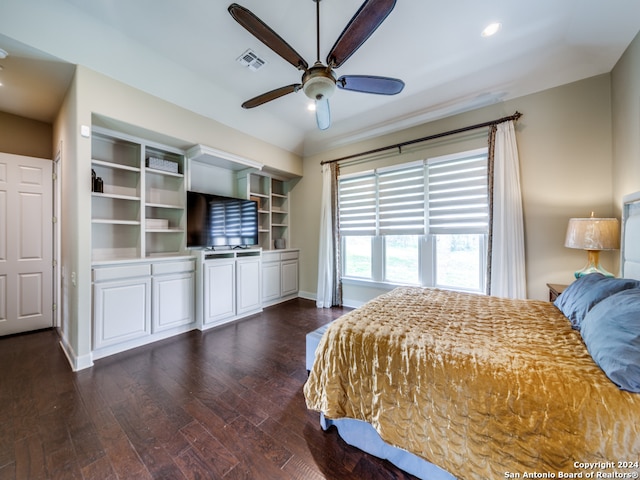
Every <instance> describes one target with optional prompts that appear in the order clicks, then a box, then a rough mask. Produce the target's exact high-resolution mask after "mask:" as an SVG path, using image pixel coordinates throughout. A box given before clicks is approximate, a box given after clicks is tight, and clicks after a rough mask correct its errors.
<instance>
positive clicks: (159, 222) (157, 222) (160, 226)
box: [145, 218, 169, 230]
mask: <svg viewBox="0 0 640 480" xmlns="http://www.w3.org/2000/svg"><path fill="white" fill-rule="evenodd" d="M145 225H146V227H147V229H149V230H167V229H168V228H169V220H166V219H164V218H147V219H146V221H145Z"/></svg>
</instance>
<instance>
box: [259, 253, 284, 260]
mask: <svg viewBox="0 0 640 480" xmlns="http://www.w3.org/2000/svg"><path fill="white" fill-rule="evenodd" d="M279 261H280V252H262V262H263V263H265V262H279Z"/></svg>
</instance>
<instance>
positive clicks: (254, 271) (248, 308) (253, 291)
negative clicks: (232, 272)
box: [236, 256, 262, 315]
mask: <svg viewBox="0 0 640 480" xmlns="http://www.w3.org/2000/svg"><path fill="white" fill-rule="evenodd" d="M236 275H237V305H236V312H237V314H238V315H242V314H246V313H253V312H255V311H256V310H261V309H262V301H261V298H260V257H259V256H248V257H238V258H237V260H236Z"/></svg>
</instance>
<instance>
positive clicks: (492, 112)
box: [292, 75, 613, 302]
mask: <svg viewBox="0 0 640 480" xmlns="http://www.w3.org/2000/svg"><path fill="white" fill-rule="evenodd" d="M609 78H610V77H609V75H602V76H598V77H594V78H590V79H587V80H583V81H580V82H576V83H572V84H569V85H565V86H562V87H558V88H554V89H551V90H546V91H544V92H540V93H537V94H534V95H529V96H526V97H522V98H520V99H517V100H512V101H509V102H505V103H502V104H498V105H494V106H490V107H486V108H482V109H479V110H475V111H473V112H468V113H465V114H461V115H457V116H454V117H449V118H446V119H443V120H439V121H437V122H431V123H428V124H426V125H423V126H420V127H417V128H412V129H410V130H407V131H403V132H399V133H397V134H394V135H388V136H385V137H380V138H377V139H374V140H369V141H367V142H361V143H360V144H357V145H352V146H349V147H344V148H341V149H339V150H335V151H332V152H330V153H325V154H322V155H316V156H313V157H309V158H305V160H304V176H303V178H302V180H301V181H300V182H299V184H298V186H297V187H296V189H294V191H293V199H292V206H293V207H292V210H293V235H292V237H293V238H292V242H293V244H295V245H296V246H299V247H301V248H302V252H301V258H302V261H301V272H300V279H301V285H300V286H301V290H302V291H303V292H305V294H306V295H309V296H312V295H315V291H316V285H317V279H316V277H317V249H318V227H317V226H318V224H319V212H320V207H319V202H320V192H321V183H322V182H321V176H320V161H321V160H324V159H331V158H338V157H341V156H344V155H348V154H351V153H355V152H361V151H366V150H369V149H372V148H375V147H380V146H384V145H389V144H394V143H398V142H402V141H405V140H409V139H413V138H418V137H423V136H426V135H430V134H433V133H438V132H443V131H447V130H451V129H455V128H459V127H463V126H466V125H472V124H475V123H480V122H484V121H488V120H492V119H496V118H500V117H503V116H506V115H511V114H513V113H514V112H515V111H516V110H518V111H520V112H522V113H523V117H522V118H521V119H520V120H519V121H518V124H517V139H518V149H519V154H520V164H521V166H520V168H521V181H522V185H521V186H522V196H523V208H524V216H525V238H526V239H525V242H526V244H525V249H526V259H527V284H528V288H527V291H528V296H529V297H530V298H536V299H546V298H548V290H547V287H546V283H547V282H549V283H570V282H571V280H572V274H573V272H574V271H575V270H577V269H578V268H580V267H582V266H583V264H584V263H585V262H586V254H584V252H581V251H574V250H569V249H567V248H565V247H564V235H565V230H566V225H567V220H568V219H569V218H570V217H573V216H588V215H589V213H590V212H591V211H595V212H597V214H598V215H610V214H612V213H613V211H612V206H611V198H612V174H611V171H612V161H611V149H612V143H611V142H612V141H611V113H610V112H611V101H610V80H609ZM477 135H478V134H476V137H477ZM485 144H486V142H485V137H484V134H482V135H481V136H480V137H477V138H473V136H471V137H469V136H467V137H465V142H464V145H463V146H462V147H461V148H462V149H466V148H474V146H477V145H481V146H482V145H485ZM456 149H457V147H456V145H455V144H453V143H452V142H451V141H444V142H442V141H441V142H439V143H438V144H437V146H435V147H430V148H428V149H425V152H424V156H425V157H427V156H434V155H436V154H443V153H448V151H455V150H456ZM426 150H429V151H426ZM409 156H410V155H405V156H404V157H409ZM405 160H406V158H403V159H402V161H405ZM385 161H386V162H388V161H389V160H388V159H387V160H385ZM603 264H604V265H605V267H608V268H612V267H613V258H612V256H611V255H609V256H607V255H603ZM369 293H370V294H371V295H374V294H376V293H378V292H377V291H372V292H367V291H366V289H362V288H358V289H355V288H352V287H350V288H345V295H344V296H345V299H347V300H350V299H352V300H355V301H357V302H359V301H364V300H366V299H367V297H368V296H370V295H369Z"/></svg>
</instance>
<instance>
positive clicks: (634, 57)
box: [611, 34, 640, 216]
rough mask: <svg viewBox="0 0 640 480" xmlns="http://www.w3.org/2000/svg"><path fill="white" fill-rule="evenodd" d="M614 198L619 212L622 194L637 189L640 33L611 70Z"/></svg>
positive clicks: (639, 176)
mask: <svg viewBox="0 0 640 480" xmlns="http://www.w3.org/2000/svg"><path fill="white" fill-rule="evenodd" d="M611 90H612V105H613V106H612V111H613V119H612V130H613V202H614V206H615V208H616V214H617V215H618V216H619V215H620V211H621V207H620V205H621V204H622V197H623V196H624V195H628V194H630V193H634V192H637V191H639V190H640V34H638V36H636V38H635V40H634V41H633V42H632V43H631V45H630V46H629V48H627V50H626V52H625V53H624V55H623V56H622V58H621V59H620V60H619V61H618V63H617V64H616V66H615V68H614V69H613V71H612V73H611Z"/></svg>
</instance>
